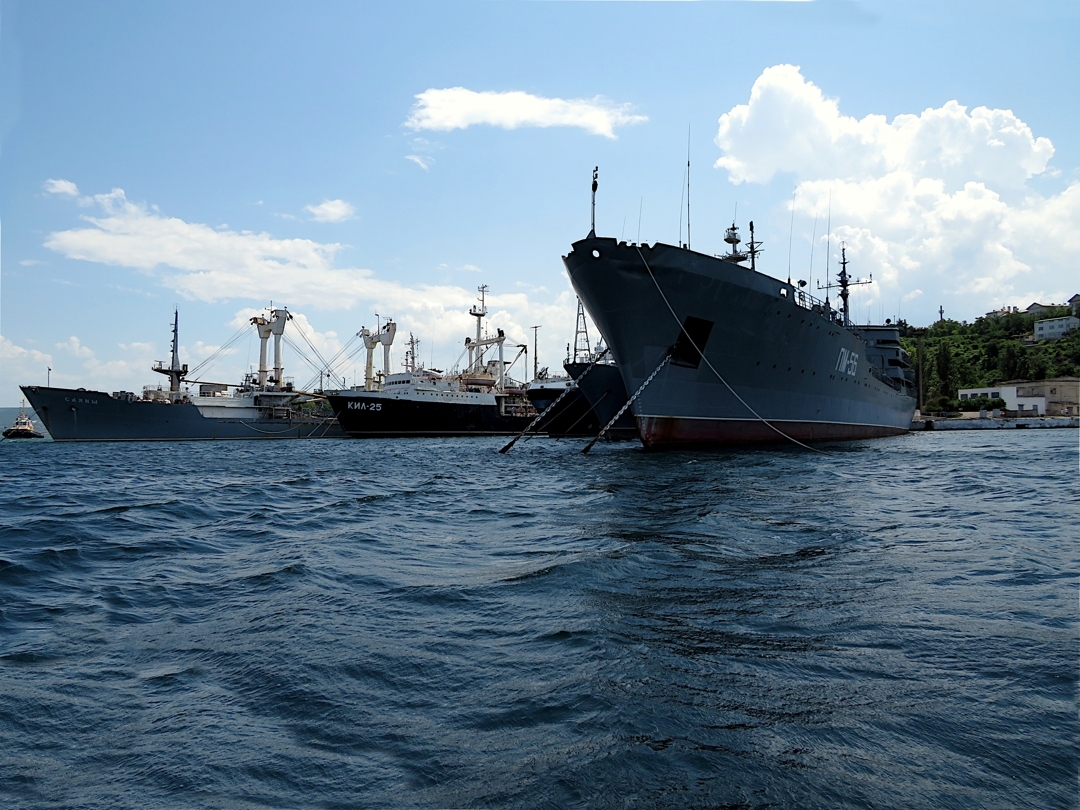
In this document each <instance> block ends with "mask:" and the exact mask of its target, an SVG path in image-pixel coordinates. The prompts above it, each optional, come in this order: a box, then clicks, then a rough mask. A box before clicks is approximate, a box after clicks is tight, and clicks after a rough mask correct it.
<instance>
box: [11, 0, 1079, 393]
mask: <svg viewBox="0 0 1080 810" xmlns="http://www.w3.org/2000/svg"><path fill="white" fill-rule="evenodd" d="M1078 39H1080V5H1078V4H1076V3H1073V2H1061V3H1041V2H1025V3H1003V2H962V1H960V0H957V2H948V3H941V2H905V3H896V2H871V1H869V0H868V1H866V2H842V1H840V0H826V1H817V2H815V1H814V0H811V1H810V2H768V1H767V0H766V1H764V2H739V1H738V0H728V1H727V2H581V3H579V2H542V1H541V2H495V1H493V0H488V1H487V2H430V3H429V2H410V1H409V0H405V2H397V3H355V2H340V3H338V2H331V1H329V0H327V2H320V3H317V4H311V3H298V2H263V1H260V2H244V0H231V2H229V3H219V2H187V1H184V0H178V2H174V3H145V2H141V1H139V2H115V1H113V0H102V2H97V3H85V2H81V1H80V2H11V0H0V405H6V406H10V405H17V404H18V403H19V400H20V396H21V394H20V392H19V390H18V385H19V384H43V383H45V382H46V380H47V379H48V380H49V381H51V383H52V384H53V385H59V386H70V387H85V388H90V389H96V390H104V391H116V390H133V391H139V390H141V388H142V386H143V385H144V384H150V383H155V384H156V383H158V382H161V381H162V378H160V377H159V375H155V374H153V373H151V372H150V365H151V364H152V363H153V362H154V361H155V360H163V359H167V358H168V352H169V340H170V337H171V334H170V330H171V325H172V319H173V311H174V308H175V309H177V310H178V311H179V319H180V353H181V358H182V360H183V361H184V362H187V363H189V364H190V365H192V366H194V365H196V364H198V363H200V362H202V361H203V360H205V359H207V358H208V357H210V356H211V355H213V354H214V353H215V352H216V351H217V350H218V348H219V347H221V346H223V345H225V344H226V343H227V342H228V341H229V340H230V338H233V337H234V336H235V335H237V333H238V332H239V333H240V335H239V337H238V338H236V339H235V340H234V341H233V343H232V344H231V348H229V349H228V351H226V352H225V353H223V354H221V355H220V360H218V361H217V362H216V364H215V365H213V366H211V367H210V368H208V369H206V371H205V376H204V377H203V378H204V379H208V380H216V381H221V382H236V381H239V379H240V376H241V375H242V374H243V373H244V372H245V371H247V370H249V369H250V368H251V367H252V366H253V364H257V362H258V342H257V339H254V335H253V330H251V329H250V327H249V328H248V329H247V331H244V327H245V324H247V323H248V319H249V318H250V317H251V316H252V315H254V314H257V313H258V312H259V310H260V309H262V308H264V307H267V306H269V305H270V304H271V303H272V304H273V305H274V306H286V307H288V309H289V310H290V312H292V313H293V316H294V319H293V322H292V324H291V325H290V327H289V330H288V331H287V332H286V335H287V336H289V335H291V336H292V340H293V343H294V345H296V346H297V347H299V348H300V349H302V350H303V351H304V352H305V353H306V354H307V355H308V356H309V357H310V356H312V355H313V354H314V352H313V351H312V350H311V349H310V348H309V347H308V345H307V342H308V341H310V344H311V345H312V346H314V348H315V349H318V351H319V353H320V354H322V355H323V356H324V357H327V358H329V357H330V356H332V355H334V354H335V353H337V352H338V351H339V350H340V349H341V347H342V346H344V345H345V344H347V343H348V341H349V340H350V338H352V337H353V336H354V335H355V333H356V332H357V331H358V330H360V329H361V328H362V327H368V328H373V327H375V326H376V325H377V323H379V322H381V321H382V320H385V319H386V318H387V317H393V318H394V319H395V320H396V322H397V323H398V335H399V337H398V339H397V343H396V347H395V364H396V363H399V362H400V361H401V359H402V357H403V355H404V342H405V339H406V338H407V336H408V334H409V333H410V332H411V333H413V334H414V335H415V337H416V338H418V339H419V340H420V348H419V352H418V354H419V357H420V359H421V360H422V361H423V362H424V363H425V364H426V365H428V366H431V367H437V368H442V369H445V368H449V367H451V366H453V365H454V364H455V363H457V362H461V356H462V353H463V349H464V346H463V342H464V338H465V336H466V335H469V334H470V333H471V332H472V331H473V329H474V325H473V324H474V321H473V319H472V318H471V317H470V316H469V314H468V309H469V307H470V306H472V305H473V304H474V303H475V301H476V296H477V287H478V286H480V285H482V284H486V285H487V286H488V292H487V304H488V309H489V312H490V318H489V323H490V326H491V328H493V329H494V328H496V327H498V328H502V329H504V330H505V331H506V334H507V335H508V336H509V339H510V341H511V342H512V343H513V344H525V345H528V346H529V352H530V354H529V360H528V361H527V364H526V362H525V361H524V359H519V360H518V361H517V362H518V365H516V366H515V368H514V370H513V372H512V374H513V375H514V376H516V377H518V378H519V379H520V378H525V379H528V378H530V377H531V376H532V368H531V366H532V343H533V330H532V329H531V327H533V326H540V329H539V330H538V336H537V340H538V344H539V352H538V360H539V364H540V365H541V366H549V367H551V368H552V369H553V370H560V366H561V362H562V360H563V358H564V356H565V353H566V344H568V343H569V342H571V340H572V339H573V333H574V320H575V319H574V316H575V307H576V303H575V297H574V294H573V291H572V288H571V286H570V283H569V281H568V279H567V276H566V273H565V270H564V268H563V265H562V261H561V256H563V255H565V254H566V253H567V252H568V251H569V249H570V245H571V243H572V242H573V241H575V240H577V239H580V238H582V237H584V236H585V235H586V234H587V233H588V230H589V225H590V221H589V218H590V182H591V174H592V170H593V167H594V166H597V167H599V174H600V177H599V190H598V192H597V202H596V226H597V232H598V234H600V235H602V236H604V235H606V236H612V237H616V238H621V239H626V240H629V241H642V242H648V243H650V244H651V243H653V242H656V241H663V242H667V243H671V244H678V243H679V242H680V239H681V238H684V235H685V232H686V227H687V214H686V193H687V192H686V168H687V167H686V163H687V159H688V157H689V159H690V163H691V167H690V173H689V177H690V182H689V195H690V225H691V231H690V238H691V247H692V248H693V249H694V250H699V251H702V252H706V253H719V252H721V251H722V250H723V249H724V247H725V246H724V245H723V231H724V228H725V227H726V226H728V225H729V224H731V222H732V221H733V220H735V221H737V223H738V225H739V226H740V228H741V229H742V232H743V236H744V238H746V236H747V223H748V221H749V220H753V221H754V222H755V228H756V234H757V237H758V238H759V239H760V240H761V241H763V242H764V249H765V250H764V253H763V254H762V256H761V258H760V259H759V262H758V269H759V270H760V271H762V272H765V273H768V274H770V275H772V276H774V277H777V278H786V277H787V276H788V274H789V273H790V275H791V277H792V278H796V279H807V280H809V281H810V284H811V286H812V287H813V288H816V287H817V285H818V284H819V283H822V282H823V281H824V280H825V278H826V272H829V273H835V271H836V269H837V266H836V262H837V259H838V257H839V245H840V244H841V243H843V244H845V245H846V248H847V254H848V258H849V260H850V262H851V264H850V271H851V272H852V273H853V274H854V275H857V276H859V277H861V278H869V277H871V276H872V277H873V280H874V283H873V284H869V285H865V286H862V287H859V288H857V290H856V291H855V292H854V293H853V295H852V314H853V316H854V317H855V319H856V320H857V321H859V322H866V321H867V320H870V321H873V322H881V321H882V320H884V318H886V317H892V318H896V317H900V318H903V319H904V320H906V321H908V322H909V323H912V324H916V325H925V324H929V323H931V322H932V321H933V320H935V319H937V317H938V311H939V307H941V308H942V309H943V310H944V313H945V316H946V317H950V318H955V319H957V320H968V321H971V320H974V319H975V318H976V317H979V316H981V315H982V314H983V313H985V312H987V311H990V310H992V309H996V308H998V307H1001V306H1019V307H1021V308H1023V307H1026V306H1027V305H1028V304H1030V303H1031V302H1032V301H1040V302H1043V303H1051V302H1062V301H1065V300H1066V299H1068V298H1069V297H1070V296H1071V295H1073V294H1074V293H1076V292H1080V273H1078V272H1077V268H1078V265H1080V261H1078V260H1080V105H1078V104H1077V103H1076V98H1077V77H1080V55H1078V53H1080V50H1078V49H1077V48H1076V47H1075V43H1076V42H1077V40H1078ZM300 333H302V336H301V334H300ZM594 337H595V335H594ZM515 353H516V350H514V351H513V352H511V354H515ZM358 360H359V362H358V363H356V364H339V367H338V368H337V372H338V373H339V374H341V376H342V377H343V378H344V379H345V380H346V381H347V382H348V383H350V384H351V383H353V382H354V381H356V382H359V381H361V378H362V374H363V371H362V362H363V358H362V357H359V358H358ZM285 367H286V372H285V373H286V375H287V376H293V377H294V379H295V380H296V383H297V385H300V386H303V385H306V384H307V383H308V382H309V381H310V380H311V379H312V377H313V375H315V374H316V372H315V371H314V370H312V368H311V367H310V366H309V365H308V364H307V363H306V362H304V360H303V359H302V358H301V357H299V356H298V353H297V351H296V350H294V349H293V348H292V346H288V347H287V348H286V351H285ZM48 369H51V371H49V370H48ZM153 377H158V379H157V380H154V379H152V378H153Z"/></svg>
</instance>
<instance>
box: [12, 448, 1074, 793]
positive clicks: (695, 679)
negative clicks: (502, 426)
mask: <svg viewBox="0 0 1080 810" xmlns="http://www.w3.org/2000/svg"><path fill="white" fill-rule="evenodd" d="M501 444H502V442H501V441H500V440H497V439H491V440H442V441H440V440H430V441H429V440H416V441H322V442H318V441H312V442H281V443H259V442H234V443H190V444H182V443H181V444H105V445H90V444H84V445H79V444H76V445H72V444H52V443H44V442H38V443H33V442H31V443H26V442H23V443H19V442H3V443H0V804H4V805H6V806H12V807H27V808H31V807H86V808H114V807H139V808H142V807H230V808H234V807H365V806H367V807H447V806H449V807H635V808H656V807H680V808H682V807H747V808H751V807H777V808H791V807H820V808H839V807H850V808H863V807H875V808H886V807H890V808H891V807H895V808H914V807H919V808H940V807H980V808H984V807H1000V808H1018V807H1038V808H1044V807H1075V806H1076V805H1077V799H1078V790H1077V766H1078V763H1080V756H1078V753H1080V751H1078V739H1080V721H1078V719H1077V700H1076V699H1077V660H1078V649H1080V646H1078V614H1080V603H1078V592H1080V591H1078V585H1080V551H1078V546H1077V536H1078V530H1077V527H1078V525H1080V486H1078V483H1077V466H1078V456H1077V431H1076V430H1038V431H1035V430H1028V431H1007V432H1006V431H993V432H981V431H980V432H954V433H937V434H918V435H910V436H906V437H902V438H898V439H890V440H881V441H876V442H866V443H859V444H851V445H847V446H836V447H832V448H829V452H828V455H821V454H817V453H810V452H806V451H802V450H798V449H792V450H786V449H780V450H775V449H774V450H768V451H746V452H732V453H714V454H703V453H702V454H691V453H672V454H649V453H646V452H644V451H642V450H641V449H640V448H638V447H636V446H631V445H629V444H624V445H608V446H599V447H597V449H596V450H594V452H593V453H592V454H591V455H589V456H582V455H580V454H579V453H577V452H576V451H577V449H578V447H579V445H580V443H577V444H575V443H570V442H555V441H550V440H544V439H537V440H533V441H530V442H527V443H524V444H521V445H519V446H518V447H517V448H515V450H514V451H513V452H512V453H510V454H509V455H506V456H502V455H499V454H498V453H497V452H496V450H497V448H498V447H499V446H500V445H501Z"/></svg>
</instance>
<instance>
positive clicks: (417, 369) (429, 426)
mask: <svg viewBox="0 0 1080 810" xmlns="http://www.w3.org/2000/svg"><path fill="white" fill-rule="evenodd" d="M486 292H487V286H486V285H485V286H481V287H480V288H479V293H480V297H479V300H480V303H479V306H473V307H472V308H471V309H470V310H469V314H470V315H472V316H473V317H474V318H476V336H475V337H466V338H465V353H466V354H467V355H468V360H467V365H466V367H465V368H464V370H461V371H459V372H456V373H443V372H441V371H439V370H436V369H426V368H424V367H423V365H422V363H421V362H420V361H419V358H418V352H417V347H418V345H419V341H418V340H417V339H416V338H415V337H414V336H412V335H410V336H409V341H408V346H409V348H408V350H407V351H406V352H405V360H404V363H403V365H404V370H403V371H400V372H394V373H392V372H391V369H390V347H391V345H392V344H393V342H394V336H395V334H396V332H397V326H396V324H395V323H394V322H393V321H390V322H388V323H386V324H384V325H383V326H381V327H380V328H379V330H378V331H377V332H375V333H371V332H370V331H369V330H366V329H365V330H363V332H362V333H361V334H362V336H363V338H364V346H365V348H366V349H367V365H366V371H365V375H364V384H363V385H355V386H352V387H351V388H347V389H342V390H338V391H329V390H328V391H326V397H327V399H328V400H329V402H330V406H331V407H332V408H333V410H334V413H335V414H336V415H337V418H338V422H339V423H340V424H341V427H342V429H344V431H345V432H346V433H347V434H348V435H349V436H351V437H353V438H379V437H399V436H484V435H487V436H498V435H512V434H514V433H518V432H519V431H521V430H523V429H525V427H527V426H528V425H529V423H530V422H531V421H532V419H533V418H534V417H535V416H536V410H535V409H534V408H533V407H532V405H531V404H530V403H529V400H528V399H527V398H526V396H525V389H524V385H523V383H520V382H517V381H515V380H514V379H512V378H511V377H510V374H509V371H510V369H511V367H512V366H513V364H514V363H515V362H516V360H517V359H518V357H520V356H521V355H522V352H523V351H524V350H526V347H525V346H523V345H519V346H517V347H516V348H518V349H519V351H518V354H517V356H516V357H514V358H513V360H511V361H510V362H507V360H506V357H505V344H506V340H507V338H506V335H505V333H504V332H503V330H502V329H497V330H496V333H495V334H489V333H487V332H486V330H485V329H484V325H483V322H484V318H485V317H486V316H487V304H486V303H485V294H486ZM380 345H381V346H382V347H383V371H382V373H381V374H379V373H376V372H375V369H374V353H375V349H376V348H377V347H378V346H380ZM492 355H494V356H492Z"/></svg>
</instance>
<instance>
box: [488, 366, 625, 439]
mask: <svg viewBox="0 0 1080 810" xmlns="http://www.w3.org/2000/svg"><path fill="white" fill-rule="evenodd" d="M607 353H608V349H604V350H603V351H602V352H600V354H598V355H596V357H595V358H594V359H593V361H592V362H591V363H589V367H588V368H586V369H585V370H584V371H583V372H581V376H580V377H578V378H577V380H574V384H573V385H571V386H568V387H567V389H566V390H565V391H563V392H562V393H561V394H559V396H557V397H556V398H555V401H554V402H552V403H551V404H550V405H548V406H547V407H546V408H544V411H543V413H539V414H537V415H536V418H535V419H533V420H532V421H531V422H529V424H528V425H526V427H525V429H524V430H523V431H521V433H519V434H518V435H517V436H515V437H514V438H512V439H511V440H510V441H509V443H508V444H507V445H506V447H504V448H502V449H501V450H500V451H499V452H500V453H508V452H510V448H511V447H513V446H514V445H515V444H517V442H518V439H520V438H521V437H522V436H524V435H525V434H526V433H528V432H529V431H530V430H532V429H533V427H534V426H535V425H537V424H539V422H540V420H541V419H543V418H544V417H545V416H547V415H548V412H549V411H550V410H551V409H552V408H554V407H555V406H556V405H558V404H559V403H560V402H562V400H563V398H564V397H565V396H566V395H567V394H569V393H570V392H571V391H576V390H577V387H578V380H583V379H585V375H586V374H588V373H589V372H590V371H592V370H593V368H594V367H595V366H596V364H597V363H599V362H600V361H601V360H602V359H603V357H604V355H606V354H607Z"/></svg>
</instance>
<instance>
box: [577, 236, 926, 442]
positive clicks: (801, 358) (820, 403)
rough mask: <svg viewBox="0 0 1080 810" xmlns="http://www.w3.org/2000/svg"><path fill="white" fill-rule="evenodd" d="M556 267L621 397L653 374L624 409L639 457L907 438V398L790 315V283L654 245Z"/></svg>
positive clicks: (583, 253) (598, 252) (591, 250)
mask: <svg viewBox="0 0 1080 810" xmlns="http://www.w3.org/2000/svg"><path fill="white" fill-rule="evenodd" d="M564 262H565V264H566V267H567V270H568V272H569V275H570V278H571V281H572V283H573V285H574V288H575V290H576V291H577V292H578V294H579V295H580V296H581V299H582V301H583V302H584V303H585V306H586V307H587V308H588V310H589V313H590V315H591V316H592V317H593V320H594V321H595V322H596V323H597V325H598V326H599V328H600V331H601V333H602V334H603V335H604V338H605V340H606V341H607V343H608V346H609V347H610V348H611V352H612V356H613V357H614V359H615V362H616V365H617V367H618V369H619V372H620V374H621V376H622V379H623V383H624V385H625V388H626V391H627V392H628V393H630V394H633V392H636V391H638V390H639V388H641V386H642V384H643V383H645V382H646V380H647V379H648V378H649V377H650V375H652V374H653V373H654V371H655V377H653V379H652V381H651V382H650V383H649V384H648V385H646V386H645V388H644V389H643V390H641V393H640V394H639V396H638V398H637V399H636V400H635V401H634V402H633V404H632V410H633V414H634V417H635V420H636V422H637V426H638V430H639V432H640V435H641V440H642V442H643V444H644V445H645V446H646V447H649V448H654V449H661V448H671V447H680V446H710V445H716V446H725V445H741V444H760V443H779V442H789V441H790V440H791V439H796V440H798V441H801V442H810V441H815V442H816V441H843V440H856V439H867V438H877V437H883V436H892V435H897V434H902V433H906V432H907V431H908V429H909V428H910V425H911V418H912V415H913V413H914V410H915V400H914V398H913V397H911V396H909V395H907V393H905V392H902V391H900V390H897V388H896V387H895V386H891V385H889V384H888V383H887V382H886V381H884V380H882V379H880V378H879V376H880V375H878V374H875V373H874V372H873V371H872V370H871V366H870V364H869V363H868V362H866V361H865V359H866V357H867V344H866V341H865V340H864V339H862V338H861V337H860V335H859V334H858V333H857V331H856V330H853V329H850V328H846V327H844V326H842V325H840V324H838V323H836V322H834V321H833V320H832V319H830V318H829V317H826V316H825V315H823V314H820V313H818V312H815V311H812V310H810V309H807V308H805V307H803V306H800V305H799V304H798V303H796V297H797V295H798V291H797V289H796V288H794V287H793V286H792V285H790V284H786V283H784V282H782V281H778V280H776V279H773V278H770V277H769V276H765V275H763V274H761V273H757V272H754V271H753V270H750V269H748V268H745V267H742V266H740V265H738V264H735V263H733V262H729V261H726V260H723V259H720V258H716V257H712V256H706V255H704V254H700V253H694V252H692V251H690V250H686V249H683V248H677V247H673V246H670V245H663V244H660V243H658V244H656V245H654V246H652V247H649V246H642V247H641V248H640V249H639V248H637V247H635V246H633V245H627V244H626V243H616V241H615V240H614V239H600V238H589V239H585V240H582V241H580V242H577V243H575V244H574V245H573V250H572V251H571V253H570V254H569V255H567V256H566V257H564ZM665 298H666V300H665ZM672 310H673V311H674V312H672ZM688 334H689V335H690V338H689V339H688V338H687V335H688ZM697 349H702V350H703V353H704V356H702V354H700V353H699V352H698V351H697ZM665 358H667V362H664V361H665ZM860 358H862V359H863V361H862V362H859V359H860ZM657 369H659V370H657ZM770 425H771V427H770Z"/></svg>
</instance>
